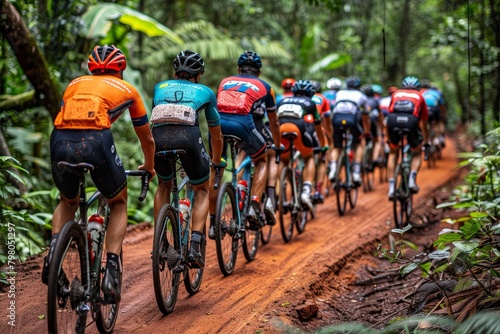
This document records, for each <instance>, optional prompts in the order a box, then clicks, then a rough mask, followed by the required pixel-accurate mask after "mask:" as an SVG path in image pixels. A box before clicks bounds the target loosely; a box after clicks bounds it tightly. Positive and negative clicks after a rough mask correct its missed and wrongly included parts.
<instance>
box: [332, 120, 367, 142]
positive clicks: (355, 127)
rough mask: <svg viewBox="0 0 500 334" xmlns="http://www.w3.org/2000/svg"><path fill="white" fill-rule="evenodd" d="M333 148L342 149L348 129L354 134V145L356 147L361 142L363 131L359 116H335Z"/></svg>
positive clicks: (333, 121)
mask: <svg viewBox="0 0 500 334" xmlns="http://www.w3.org/2000/svg"><path fill="white" fill-rule="evenodd" d="M332 123H333V146H334V147H337V148H341V147H342V140H343V134H344V132H345V130H346V129H349V130H350V131H351V134H352V145H353V146H355V145H357V144H358V143H359V142H360V138H361V134H362V129H361V123H360V120H359V119H358V116H357V115H355V114H350V113H349V114H348V113H345V114H341V113H334V114H333V119H332Z"/></svg>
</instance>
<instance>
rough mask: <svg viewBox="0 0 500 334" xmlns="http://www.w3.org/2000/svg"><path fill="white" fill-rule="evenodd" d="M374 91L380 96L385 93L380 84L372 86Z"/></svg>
mask: <svg viewBox="0 0 500 334" xmlns="http://www.w3.org/2000/svg"><path fill="white" fill-rule="evenodd" d="M372 90H373V92H374V93H375V94H380V95H382V93H384V89H383V88H382V86H380V85H378V84H373V85H372Z"/></svg>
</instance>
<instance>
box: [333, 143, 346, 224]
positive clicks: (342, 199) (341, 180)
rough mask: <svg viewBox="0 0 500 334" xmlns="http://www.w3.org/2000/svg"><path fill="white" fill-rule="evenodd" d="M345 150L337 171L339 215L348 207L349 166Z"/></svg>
mask: <svg viewBox="0 0 500 334" xmlns="http://www.w3.org/2000/svg"><path fill="white" fill-rule="evenodd" d="M344 154H345V153H344V152H343V151H342V152H341V153H340V155H339V158H338V160H337V170H336V171H335V184H334V189H335V194H336V197H337V198H336V200H337V210H338V212H339V216H343V215H344V213H345V210H346V207H347V201H348V199H347V198H348V196H349V193H348V192H347V187H348V184H347V167H346V165H345V157H344Z"/></svg>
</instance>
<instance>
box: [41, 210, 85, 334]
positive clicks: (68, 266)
mask: <svg viewBox="0 0 500 334" xmlns="http://www.w3.org/2000/svg"><path fill="white" fill-rule="evenodd" d="M85 253H86V248H85V236H84V234H83V230H82V228H81V227H80V225H78V223H76V222H75V221H73V220H71V221H68V222H67V223H66V224H64V226H63V228H62V229H61V231H60V232H59V235H58V237H57V241H56V244H55V246H54V249H53V253H52V258H51V261H50V266H49V281H48V293H47V324H48V332H49V333H55V334H57V333H75V330H76V332H77V333H84V332H85V327H86V325H87V324H86V322H87V316H86V315H85V316H79V315H78V314H77V313H76V311H75V309H74V307H75V306H77V305H80V304H82V303H83V304H86V303H87V301H86V296H85V287H86V286H87V283H88V282H87V262H86V261H87V258H86V254H85ZM62 282H64V284H62V285H63V286H61V284H60V283H62ZM70 282H71V284H70Z"/></svg>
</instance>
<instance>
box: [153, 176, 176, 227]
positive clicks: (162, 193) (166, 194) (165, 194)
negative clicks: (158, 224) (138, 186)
mask: <svg viewBox="0 0 500 334" xmlns="http://www.w3.org/2000/svg"><path fill="white" fill-rule="evenodd" d="M171 188H172V181H168V182H163V181H162V180H161V179H160V178H158V187H157V188H156V193H155V199H154V205H153V215H154V219H155V220H156V218H158V214H159V213H160V210H161V207H162V206H163V205H164V204H166V203H170V189H171Z"/></svg>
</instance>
